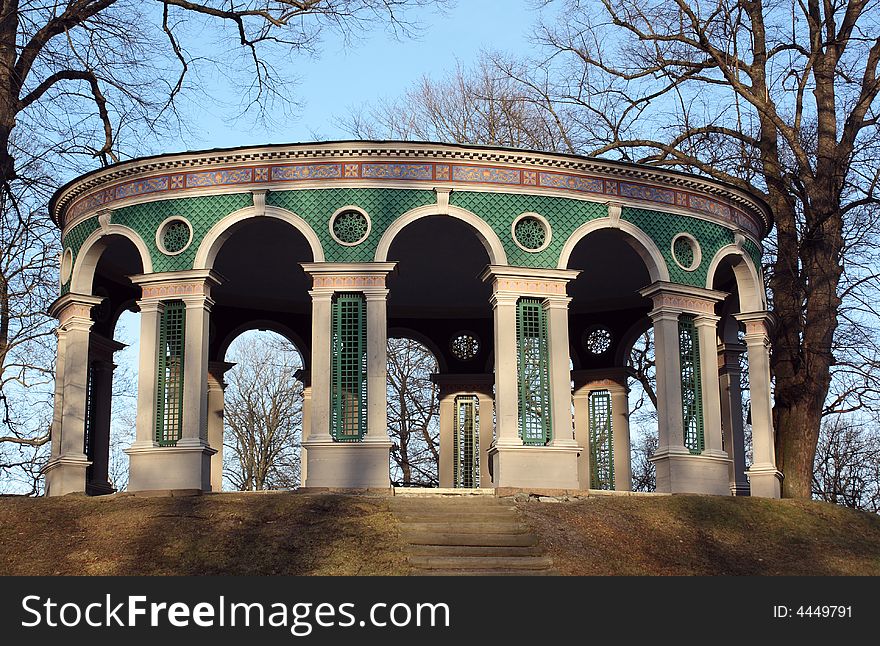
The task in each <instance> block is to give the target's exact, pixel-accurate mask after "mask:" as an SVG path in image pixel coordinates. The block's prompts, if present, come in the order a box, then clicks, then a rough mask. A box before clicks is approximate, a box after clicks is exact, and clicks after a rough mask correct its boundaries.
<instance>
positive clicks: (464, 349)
mask: <svg viewBox="0 0 880 646" xmlns="http://www.w3.org/2000/svg"><path fill="white" fill-rule="evenodd" d="M449 347H450V349H451V350H452V355H453V356H454V357H455V358H456V359H458V360H459V361H470V360H471V359H473V358H474V357H476V356H477V353H478V352H479V351H480V341H479V339H477V337H476V336H475V335H473V334H471V333H470V332H461V333H459V334H456V335H455V336H454V337H452V341H450V342H449Z"/></svg>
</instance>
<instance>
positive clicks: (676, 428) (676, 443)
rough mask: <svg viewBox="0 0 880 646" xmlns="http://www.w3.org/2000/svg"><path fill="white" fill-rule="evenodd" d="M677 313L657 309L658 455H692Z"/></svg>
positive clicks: (654, 314) (655, 321) (652, 318)
mask: <svg viewBox="0 0 880 646" xmlns="http://www.w3.org/2000/svg"><path fill="white" fill-rule="evenodd" d="M678 316H679V313H678V312H676V311H669V310H664V309H660V310H656V309H655V310H654V311H652V312H651V313H650V317H651V320H652V321H653V323H654V357H655V362H656V372H657V425H658V433H659V438H658V446H657V454H663V453H681V454H687V453H689V452H688V450H687V448H685V445H684V427H683V423H682V407H681V406H682V404H681V359H680V356H679V341H678Z"/></svg>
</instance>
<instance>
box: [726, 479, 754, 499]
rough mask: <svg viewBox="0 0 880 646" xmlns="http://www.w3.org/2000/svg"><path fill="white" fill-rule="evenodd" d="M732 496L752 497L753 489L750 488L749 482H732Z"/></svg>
mask: <svg viewBox="0 0 880 646" xmlns="http://www.w3.org/2000/svg"><path fill="white" fill-rule="evenodd" d="M730 495H731V496H750V495H751V487H750V486H749V482H748V480H747V481H746V482H731V483H730Z"/></svg>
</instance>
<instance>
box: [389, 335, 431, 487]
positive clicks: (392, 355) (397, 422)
mask: <svg viewBox="0 0 880 646" xmlns="http://www.w3.org/2000/svg"><path fill="white" fill-rule="evenodd" d="M435 372H437V360H436V359H435V358H434V355H432V354H431V353H430V352H429V351H428V350H427V348H425V347H424V346H423V345H421V344H420V343H418V342H416V341H413V340H411V339H389V340H388V433H389V435H390V436H391V441H392V442H393V443H394V444H393V447H392V449H391V464H392V469H391V475H392V477H391V479H392V480H393V481H394V482H395V483H396V484H399V485H403V486H412V485H417V486H422V487H436V486H437V485H438V484H439V475H438V464H439V451H440V420H439V415H440V402H439V398H438V397H439V393H438V389H437V386H436V385H435V384H434V383H433V382H432V381H431V374H432V373H435Z"/></svg>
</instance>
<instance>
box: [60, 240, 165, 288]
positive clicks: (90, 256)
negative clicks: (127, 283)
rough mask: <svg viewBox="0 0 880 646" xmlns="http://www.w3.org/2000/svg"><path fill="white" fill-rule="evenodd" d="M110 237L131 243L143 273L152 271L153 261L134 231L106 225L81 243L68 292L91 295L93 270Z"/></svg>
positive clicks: (147, 249)
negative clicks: (135, 250)
mask: <svg viewBox="0 0 880 646" xmlns="http://www.w3.org/2000/svg"><path fill="white" fill-rule="evenodd" d="M112 236H119V237H122V238H125V239H127V240H128V241H129V242H131V243H132V244H133V245H134V247H135V249H137V252H138V255H139V256H140V259H141V267H142V268H143V273H145V274H149V273H152V271H153V259H152V258H151V256H150V250H149V248H148V247H147V245H146V243H145V242H144V241H143V238H141V237H140V236H139V235H138V234H137V232H136V231H135V230H134V229H130V228H129V227H127V226H124V225H121V224H108V225H106V226H104V227H101V228H100V229H98V230H97V231H93V232H92V233H91V234H90V235H89V237H88V238H86V239H85V241H84V242H83V243H82V245H81V246H80V248H79V252H77V254H76V262H75V263H74V266H73V273H72V274H71V278H70V291H71V292H73V293H75V294H91V293H92V282H93V280H94V278H95V269H96V268H97V266H98V261H99V260H100V259H101V255H102V254H103V253H104V250H105V249H106V248H107V247H108V245H109V244H110V242H111V240H110V238H111V237H112Z"/></svg>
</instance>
